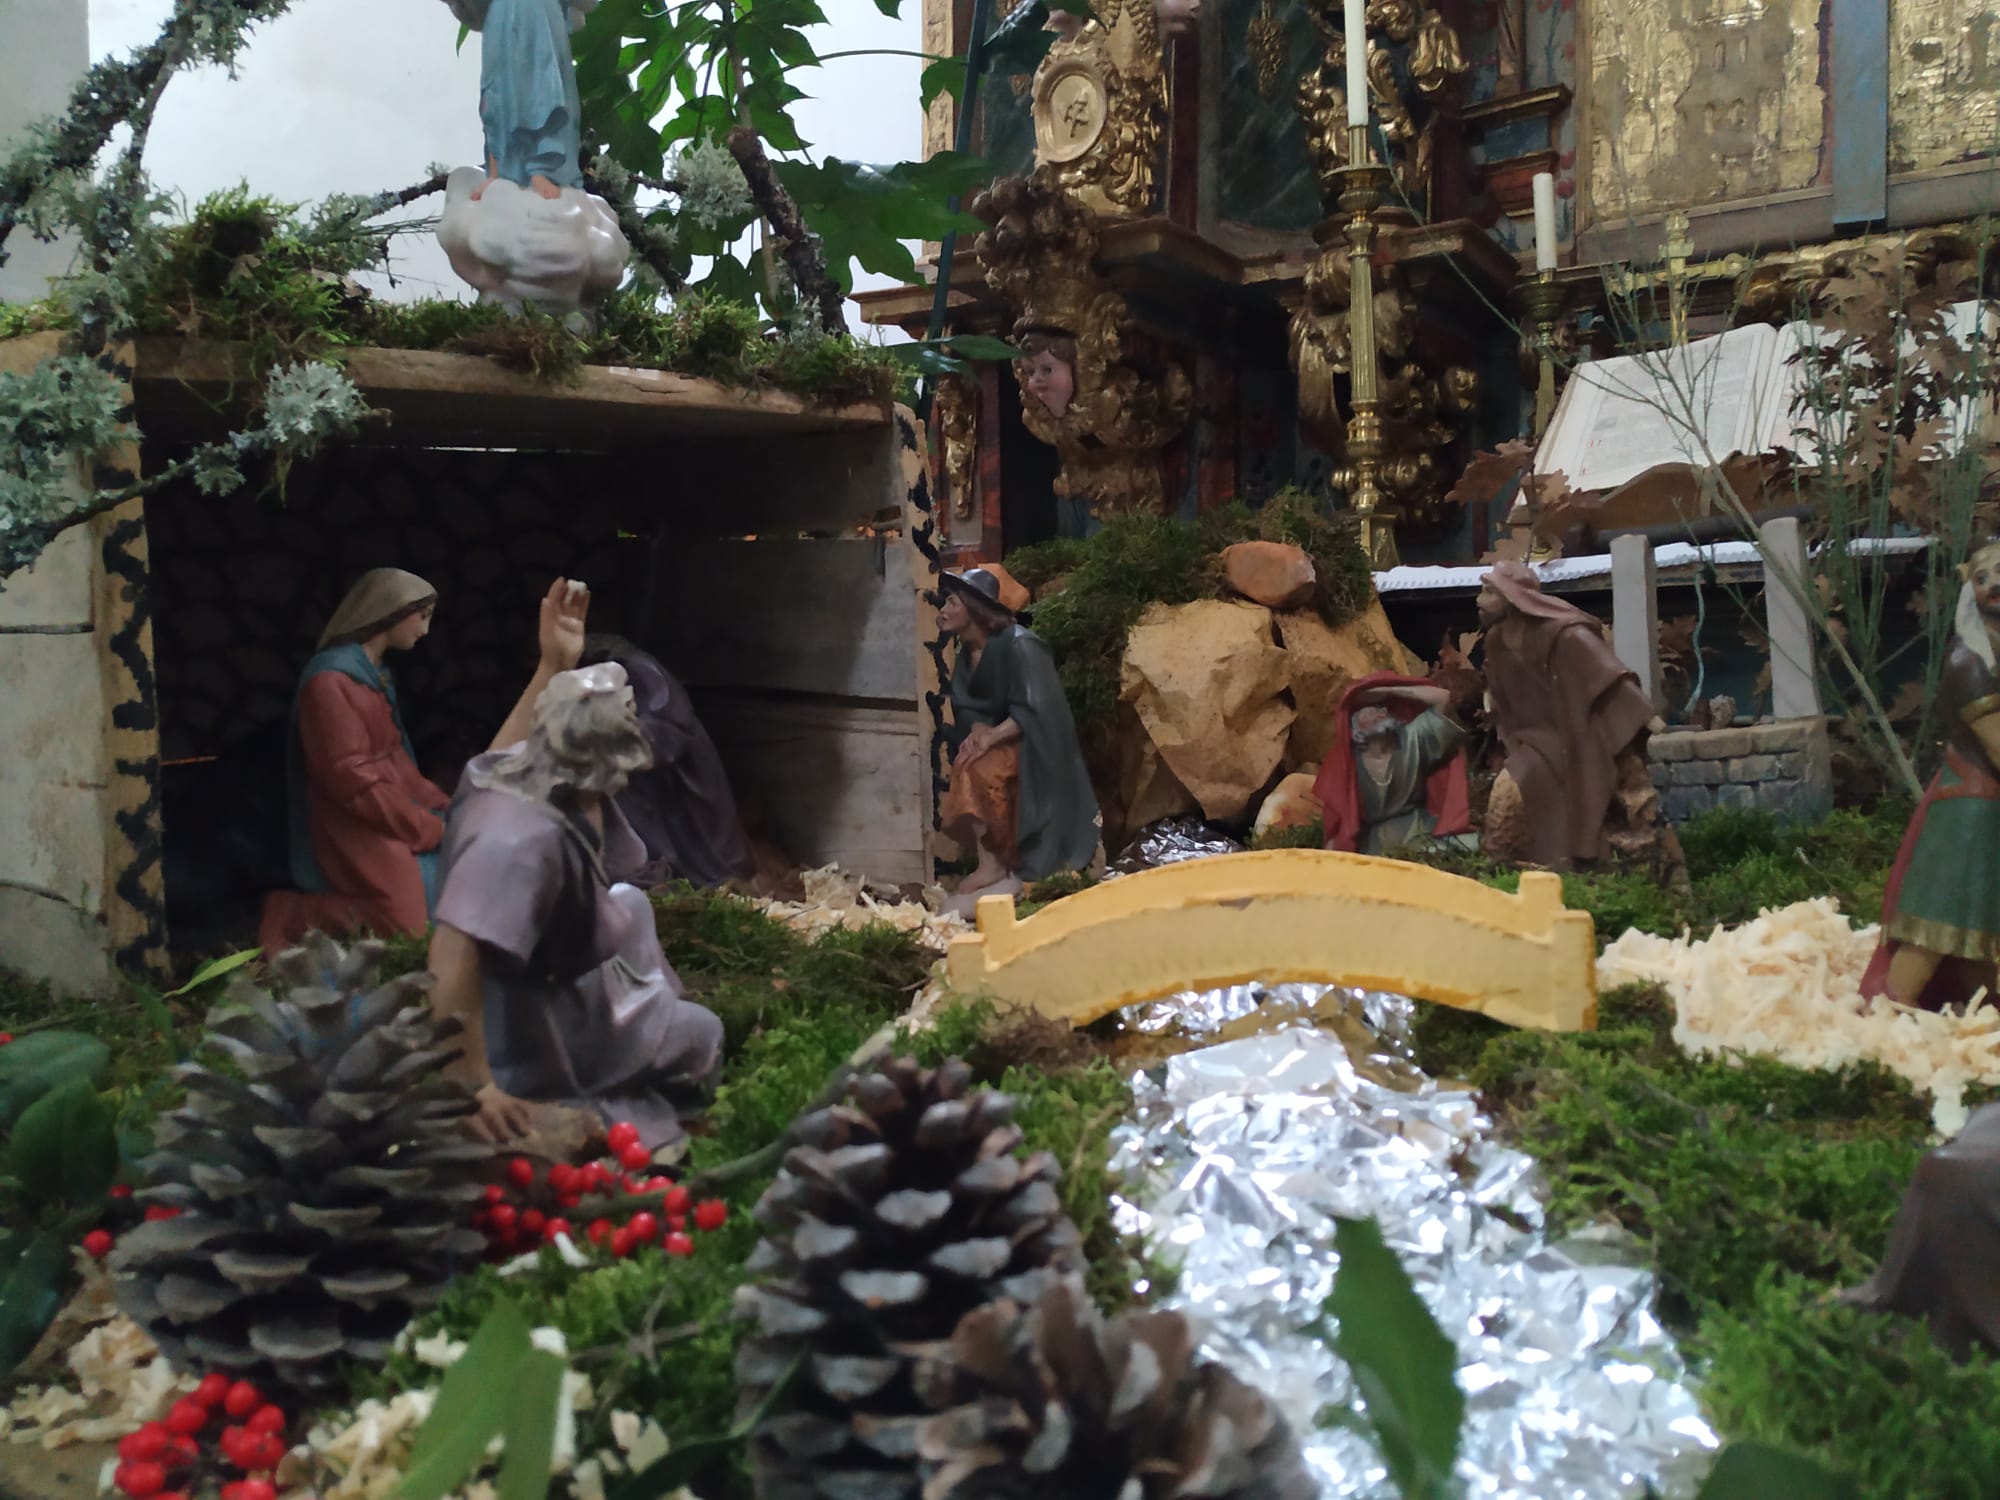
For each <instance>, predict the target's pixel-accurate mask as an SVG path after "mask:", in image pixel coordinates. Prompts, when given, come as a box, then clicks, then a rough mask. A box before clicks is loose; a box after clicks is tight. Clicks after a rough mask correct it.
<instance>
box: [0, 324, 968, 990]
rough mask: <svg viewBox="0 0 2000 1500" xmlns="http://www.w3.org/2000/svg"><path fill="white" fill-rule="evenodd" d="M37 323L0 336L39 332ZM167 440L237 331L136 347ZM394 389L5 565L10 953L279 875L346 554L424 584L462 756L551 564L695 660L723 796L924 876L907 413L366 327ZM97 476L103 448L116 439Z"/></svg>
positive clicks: (134, 466) (241, 905)
mask: <svg viewBox="0 0 2000 1500" xmlns="http://www.w3.org/2000/svg"><path fill="white" fill-rule="evenodd" d="M51 340H52V336H36V337H31V338H26V339H19V340H15V341H14V342H13V343H11V344H6V345H0V361H4V364H0V368H21V367H25V366H32V365H33V364H34V363H35V362H36V361H37V360H38V359H40V358H42V357H43V356H44V355H45V354H46V353H47V352H48V348H47V345H48V344H49V343H50V342H51ZM124 357H125V358H127V359H128V360H129V377H128V378H129V381H130V385H131V389H132V392H133V398H134V404H135V409H136V413H137V416H138V419H139V421H140V423H141V424H142V425H143V427H144V430H145V432H146V433H147V447H146V450H145V452H143V453H138V452H132V451H129V450H128V451H126V452H124V453H121V454H113V455H106V456H105V457H104V459H102V460H101V465H102V466H110V467H116V468H121V469H124V470H127V471H133V472H158V466H160V465H164V464H166V463H170V462H171V461H172V459H173V456H174V450H175V448H176V446H177V445H179V444H182V443H185V442H188V441H191V440H197V439H199V438H202V437H204V436H209V435H212V433H211V429H213V430H226V428H224V427H222V426H221V425H220V424H223V423H224V422H226V420H227V413H228V410H229V403H230V390H231V381H232V379H233V378H234V377H235V376H236V374H237V373H238V371H239V370H240V361H241V351H238V350H235V349H232V348H229V347H226V346H215V345H196V344H184V343H181V342H179V341H172V340H163V341H143V342H142V343H141V344H140V345H139V346H138V347H137V348H136V349H134V350H131V351H126V352H124ZM347 368H348V372H349V374H350V376H351V377H352V378H353V379H354V381H355V383H356V384H357V386H358V387H359V388H360V389H361V391H362V392H363V394H364V396H366V398H367V399H368V400H369V402H370V404H371V405H372V406H374V407H376V408H378V409H379V410H380V411H381V412H382V413H383V417H382V419H380V420H378V421H376V422H374V423H372V424H371V425H370V426H369V427H368V428H367V429H366V430H365V431H364V433H363V435H362V436H361V437H360V438H359V439H358V440H357V441H356V442H354V443H352V444H350V445H347V446H343V447H338V448H334V449H331V450H329V451H327V452H324V453H323V454H321V455H320V456H319V457H318V458H316V459H315V460H313V461H312V462H310V463H304V464H299V465H296V466H294V467H293V468H292V470H291V472H290V473H288V474H287V475H285V476H283V488H282V493H281V495H271V494H268V493H267V492H266V491H267V489H268V485H269V482H270V481H271V480H272V478H273V476H269V475H262V476H253V482H252V483H251V484H250V485H247V486H246V487H245V488H244V489H243V490H242V491H240V492H239V493H237V494H235V495H231V496H226V497H220V498H217V497H209V496H203V495H201V494H199V493H198V492H196V491H195V490H194V489H193V488H192V486H190V485H187V484H182V483H174V484H169V485H168V486H166V487H164V488H163V489H162V490H160V491H159V492H158V493H156V494H154V495H152V496H150V497H148V498H147V499H146V500H144V501H143V502H139V501H133V502H128V503H127V504H126V505H124V506H123V507H121V508H119V509H118V510H116V511H113V512H111V513H109V514H107V515H104V516H100V517H98V518H97V519H96V520H95V521H93V522H91V523H89V524H88V525H85V526H77V527H73V528H71V529H70V530H68V531H66V532H64V533H63V534H62V535H61V536H60V537H58V538H57V540H56V542H55V543H54V545H52V546H51V547H50V548H49V550H48V551H47V552H46V553H45V554H44V556H43V557H42V558H41V560H40V561H38V562H37V563H36V565H35V566H34V567H32V568H30V569H27V570H24V571H23V572H22V573H21V574H20V575H19V576H17V577H15V578H13V579H11V580H9V581H8V583H7V586H6V587H5V588H4V589H0V680H4V681H5V682H6V683H7V684H8V695H7V696H8V712H7V713H6V715H5V716H4V730H0V734H4V740H0V819H4V820H5V821H4V825H0V862H3V863H0V934H4V938H0V962H4V963H5V964H6V965H7V966H8V967H11V968H17V969H20V970H22V971H24V972H27V973H30V974H36V975H43V976H46V977H49V978H51V979H53V980H55V981H57V982H58V983H59V984H61V985H63V986H65V987H70V988H77V989H101V988H103V987H104V986H105V985H106V984H107V983H108V981H109V977H110V971H111V968H112V966H113V965H114V964H115V965H120V966H124V967H126V968H129V969H133V970H144V969H148V968H154V967H156V966H157V965H158V964H159V963H160V962H161V961H162V960H163V959H164V957H165V955H166V952H167V949H168V945H169V943H170V942H171V944H172V946H173V948H174V949H175V950H176V951H197V952H199V951H207V950H212V949H213V948H215V947H218V946H223V945H239V944H240V943H241V942H242V940H243V939H244V938H245V937H246V935H247V934H248V933H249V932H254V930H255V910H256V901H257V898H258V896H259V894H260V893H261V891H262V890H264V889H269V888H271V887H272V886H275V885H282V884H284V883H285V877H284V873H283V872H284V853H283V850H284V846H283V839H284V833H283V830H284V816H283V806H284V802H283V797H284V792H283V775H284V769H283V768H284V752H285V742H286V740H285V737H286V733H287V724H288V717H289V713H290V705H291V699H292V693H293V688H294V683H295V681H296V677H297V673H298V670H299V668H300V666H301V665H302V664H303V662H304V660H305V658H306V656H308V655H309V654H310V652H311V650H312V643H313V641H314V639H315V638H316V636H317V633H318V630H319V628H320V625H321V624H322V623H323V621H324V619H325V617H326V615H327V613H328V611H329V609H330V608H331V606H332V604H333V603H334V601H335V600H337V598H338V597H339V595H340V594H341V592H342V591H343V590H344V589H345V588H346V587H347V585H348V584H349V583H350V582H351V581H352V580H353V578H354V577H355V576H357V575H358V574H359V573H361V572H362V571H364V570H366V569H367V568H369V567H374V566H379V565H384V564H393V565H396V566H401V567H406V568H409V569H411V570H412V571H415V572H419V573H421V574H422V575H423V576H425V577H426V578H428V579H429V580H430V581H431V582H432V583H434V584H435V585H436V586H437V588H438V591H439V609H438V614H437V617H436V628H435V633H434V634H433V635H432V636H431V637H430V639H429V640H428V641H427V642H426V643H425V645H424V646H423V647H422V648H420V649H419V650H417V651H415V652H413V653H411V654H410V655H409V656H408V657H407V658H399V659H398V661H397V663H396V670H397V673H398V676H399V678H400V679H401V685H400V688H399V692H400V695H401V697H402V701H403V704H404V714H405V723H406V725H407V727H408V729H409V731H410V734H411V736H412V739H413V740H414V742H415V745H416V749H417V753H418V758H419V760H420V762H422V763H423V764H424V766H425V768H426V769H427V770H428V771H429V772H430V773H431V774H432V775H433V776H434V777H437V778H438V779H440V781H441V783H442V784H444V785H446V786H447V787H449V786H450V785H451V784H452V783H453V781H454V780H455V776H456V772H457V769H458V768H459V767H460V766H462V765H463V763H464V761H465V759H466V757H467V756H468V755H469V754H472V753H475V752H476V751H478V750H481V749H484V748H485V746H486V743H487V742H488V741H489V740H490V738H491V736H492V734H493V732H494V730H495V729H496V728H497V727H498V725H499V723H500V721H501V720H502V719H503V718H504V717H505V715H506V712H507V709H508V707H509V706H510V705H511V704H512V702H513V700H514V698H515V696H516V695H517V694H518V693H519V691H520V687H521V684H522V683H523V682H525V681H526V680H527V676H528V674H529V672H530V671H531V670H532V668H533V653H534V618H535V615H534V601H535V599H536V598H538V597H539V595H540V593H541V592H542V591H543V590H545V589H546V588H547V586H548V581H549V579H551V578H553V577H557V576H573V577H580V578H583V579H585V580H586V581H587V582H589V583H590V584H591V585H592V589H593V596H594V602H593V625H594V626H597V627H598V628H616V629H618V630H621V631H622V632H624V633H625V634H628V635H630V636H631V637H632V638H634V639H635V640H637V641H638V642H639V643H640V644H641V645H643V646H645V647H646V648H647V649H650V650H652V651H653V652H654V653H655V654H657V655H658V656H659V657H660V658H661V659H662V660H663V661H664V662H665V663H666V664H667V665H668V666H669V668H670V669H671V670H673V671H674V672H675V673H676V674H677V675H679V676H680V677H681V678H682V680H683V681H684V682H685V683H686V684H687V685H688V687H689V689H690V692H691V693H692V694H693V695H694V696H695V698H696V699H697V706H698V707H699V709H700V710H701V712H702V713H703V715H704V719H705V722H706V724H707V726H708V728H709V730H710V732H711V734H712V735H713V737H714V739H715V741H716V743H717V747H718V749H719V750H720V751H721V754H722V756H723V760H724V763H725V765H726V766H727V768H728V770H729V772H730V775H731V778H732V781H733V783H734V785H735V788H736V791H737V793H738V796H739V798H740V800H741V801H742V803H743V804H744V808H745V813H746V817H747V818H748V819H749V820H751V821H752V822H753V824H756V825H758V826H759V827H760V830H761V831H762V832H763V833H764V834H766V835H767V836H768V837H769V838H770V839H771V840H772V841H773V842H774V843H775V844H777V845H778V846H779V847H780V848H782V849H783V850H785V851H786V852H787V853H788V854H789V855H791V856H792V857H793V858H795V859H797V860H799V861H801V862H802V863H805V864H807V865H818V864H823V863H830V862H835V861H837V862H839V863H840V864H841V865H842V866H843V867H845V868H847V869H849V870H852V871H855V872H859V873H863V874H866V875H868V876H870V877H871V878H874V879H876V880H880V881H884V882H888V883H898V882H904V881H913V880H920V879H924V878H927V877H928V875H929V873H930V870H931V868H932V863H931V846H930V839H931V822H932V817H931V806H932V799H931V767H930V749H931V745H932V743H933V737H934V730H935V720H934V712H935V711H934V709H933V708H931V707H930V706H928V705H927V703H926V693H927V692H932V693H934V691H935V684H936V675H935V671H936V669H935V664H934V663H935V658H934V656H933V654H932V652H931V651H930V649H928V648H929V646H930V645H932V644H934V640H933V632H932V626H931V610H930V607H929V606H927V605H926V604H925V603H924V601H923V597H922V596H923V591H924V590H925V589H926V588H928V587H930V586H932V583H933V579H934V572H933V570H934V568H935V562H934V559H933V558H930V557H927V556H926V555H925V553H924V552H923V550H922V547H923V546H924V545H925V544H926V541H925V539H926V538H927V535H928V527H927V518H926V516H925V509H926V507H927V506H928V498H927V496H926V494H925V492H924V488H923V485H922V482H921V481H922V463H921V460H920V458H919V450H918V448H917V447H916V442H917V435H916V432H915V428H914V425H913V424H912V423H911V422H910V420H909V418H908V417H907V415H906V414H899V413H898V412H897V411H895V410H894V409H892V408H891V407H889V406H888V405H887V404H886V403H861V404H858V405H852V406H844V407H835V408H820V407H813V406H811V405H808V404H807V403H804V402H802V401H800V400H798V399H796V398H793V397H789V396H785V395H782V394H765V395H761V396H754V397H753V396H748V395H745V394H742V393H738V392H732V391H728V390H725V389H723V388H721V387H719V386H716V385H714V384H711V383H710V382H707V381H702V380H694V379H689V378H686V377H682V376H676V375H671V374H663V373H661V372H658V371H651V370H624V369H588V370H586V371H584V372H583V374H582V378H581V381H580V383H579V384H577V385H575V386H563V387H559V386H552V385H548V384H545V383H539V382H536V381H535V380H533V379H531V378H530V377H528V376H525V375H516V374H512V373H510V372H508V371H506V370H503V369H501V368H500V367H499V366H498V365H496V364H494V363H492V362H491V361H489V360H486V359H483V358H478V357H472V356H461V355H449V354H427V353H413V352H407V351H384V350H356V351H353V354H352V357H351V359H350V361H349V363H348V367H347ZM102 466H101V467H100V470H99V474H98V476H97V478H98V481H99V482H100V483H104V482H107V481H108V475H107V473H106V472H105V468H104V467H102Z"/></svg>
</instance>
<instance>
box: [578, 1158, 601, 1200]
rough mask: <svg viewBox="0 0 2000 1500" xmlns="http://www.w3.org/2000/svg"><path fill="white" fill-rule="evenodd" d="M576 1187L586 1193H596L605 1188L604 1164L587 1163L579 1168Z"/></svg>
mask: <svg viewBox="0 0 2000 1500" xmlns="http://www.w3.org/2000/svg"><path fill="white" fill-rule="evenodd" d="M576 1185H577V1186H578V1187H579V1188H581V1189H582V1190H583V1191H584V1192H586V1193H594V1192H596V1191H597V1190H598V1189H599V1188H601V1187H603V1186H604V1164H603V1163H602V1162H595V1161H591V1162H585V1163H584V1164H583V1165H582V1166H581V1167H579V1168H577V1178H576Z"/></svg>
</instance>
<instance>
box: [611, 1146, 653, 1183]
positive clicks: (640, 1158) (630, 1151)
mask: <svg viewBox="0 0 2000 1500" xmlns="http://www.w3.org/2000/svg"><path fill="white" fill-rule="evenodd" d="M652 1164H653V1153H652V1152H650V1151H648V1150H647V1149H646V1147H645V1145H644V1143H643V1142H640V1141H633V1142H632V1143H631V1144H630V1145H628V1146H625V1147H623V1148H621V1149H620V1150H619V1152H618V1165H619V1166H621V1167H623V1168H624V1169H625V1170H626V1171H628V1172H643V1171H645V1170H646V1168H648V1167H650V1166H651V1165H652ZM635 1191H636V1190H635Z"/></svg>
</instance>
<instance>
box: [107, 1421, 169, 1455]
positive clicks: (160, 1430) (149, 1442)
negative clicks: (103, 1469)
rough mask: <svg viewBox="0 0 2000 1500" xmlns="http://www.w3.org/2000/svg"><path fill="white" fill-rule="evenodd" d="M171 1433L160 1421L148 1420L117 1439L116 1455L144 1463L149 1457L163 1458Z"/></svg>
mask: <svg viewBox="0 0 2000 1500" xmlns="http://www.w3.org/2000/svg"><path fill="white" fill-rule="evenodd" d="M170 1441H172V1437H171V1434H169V1433H168V1431H167V1429H166V1424H164V1423H162V1422H148V1423H147V1424H146V1425H145V1426H144V1427H141V1428H140V1429H139V1430H138V1431H137V1432H128V1433H127V1434H125V1436H124V1437H122V1438H120V1439H119V1440H118V1456H119V1457H120V1458H124V1459H130V1460H131V1461H133V1462H134V1463H145V1462H147V1461H149V1460H151V1459H155V1458H164V1457H166V1453H167V1444H168V1443H169V1442H170Z"/></svg>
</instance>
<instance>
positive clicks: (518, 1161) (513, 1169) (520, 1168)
mask: <svg viewBox="0 0 2000 1500" xmlns="http://www.w3.org/2000/svg"><path fill="white" fill-rule="evenodd" d="M507 1180H508V1181H509V1182H511V1183H513V1184H514V1186H515V1187H517V1188H530V1187H533V1186H534V1185H535V1164H534V1163H533V1162H531V1161H529V1160H528V1158H527V1157H525V1156H517V1157H515V1158H514V1159H513V1160H512V1161H510V1162H508V1163H507Z"/></svg>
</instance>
